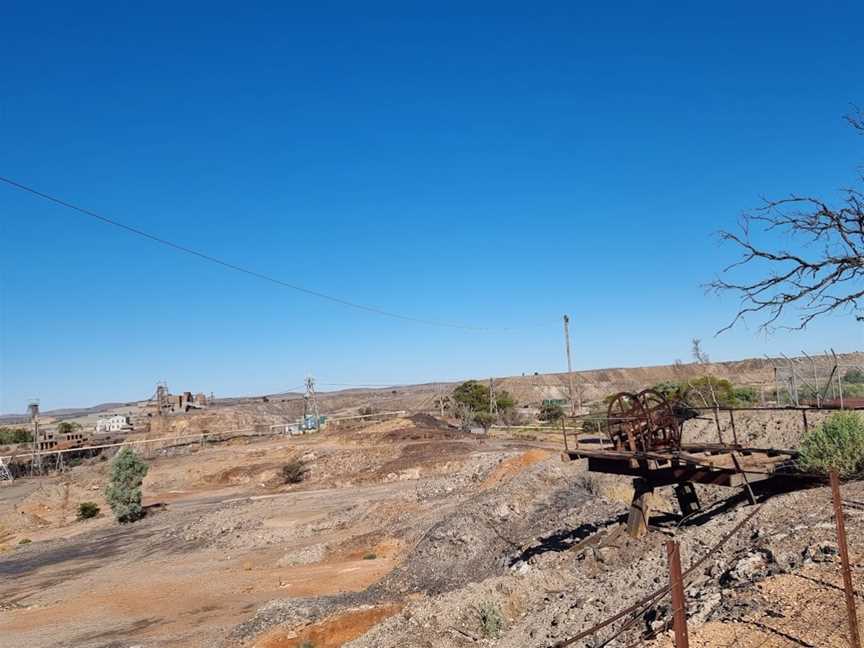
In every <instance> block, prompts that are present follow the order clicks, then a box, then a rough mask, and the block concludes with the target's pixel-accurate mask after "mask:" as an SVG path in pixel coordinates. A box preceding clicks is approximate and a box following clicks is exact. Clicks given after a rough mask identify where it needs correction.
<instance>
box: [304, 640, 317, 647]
mask: <svg viewBox="0 0 864 648" xmlns="http://www.w3.org/2000/svg"><path fill="white" fill-rule="evenodd" d="M300 648H315V644H314V643H312V642H311V641H309V640H308V639H306V640H304V641H303V643H301V644H300Z"/></svg>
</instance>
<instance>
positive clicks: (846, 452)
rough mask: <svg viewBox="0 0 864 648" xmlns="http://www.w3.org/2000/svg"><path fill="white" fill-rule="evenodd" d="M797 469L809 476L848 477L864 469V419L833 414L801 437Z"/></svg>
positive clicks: (852, 413) (858, 416)
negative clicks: (798, 467) (814, 473)
mask: <svg viewBox="0 0 864 648" xmlns="http://www.w3.org/2000/svg"><path fill="white" fill-rule="evenodd" d="M798 465H799V466H800V467H801V468H802V469H803V470H806V471H808V472H818V473H828V472H830V471H832V470H834V471H837V473H838V474H839V475H840V476H841V477H850V476H852V475H855V474H857V473H858V472H860V471H861V469H862V468H864V417H862V416H861V415H860V414H859V413H858V412H836V413H834V414H832V415H831V416H829V417H828V418H827V419H825V421H824V422H823V423H822V425H819V426H818V427H816V428H814V429H813V430H812V431H811V432H810V433H809V434H807V435H806V436H805V437H804V441H803V443H802V445H801V454H800V456H799V458H798Z"/></svg>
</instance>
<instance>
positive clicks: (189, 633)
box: [0, 419, 523, 648]
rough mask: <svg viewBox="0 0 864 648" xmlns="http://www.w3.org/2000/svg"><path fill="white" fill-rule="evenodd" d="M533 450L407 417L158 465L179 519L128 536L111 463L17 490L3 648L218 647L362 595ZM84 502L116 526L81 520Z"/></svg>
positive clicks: (350, 624) (155, 499) (161, 487)
mask: <svg viewBox="0 0 864 648" xmlns="http://www.w3.org/2000/svg"><path fill="white" fill-rule="evenodd" d="M522 451H523V450H522V449H520V448H518V447H516V448H514V447H511V446H510V445H509V444H507V443H504V442H500V441H487V440H485V439H482V438H477V437H470V436H468V437H466V436H465V435H462V434H461V433H459V434H456V433H454V432H453V431H452V430H450V429H448V428H447V427H446V426H443V427H440V428H432V427H429V428H422V426H418V425H416V424H415V423H414V422H413V421H411V420H407V419H403V420H397V421H395V422H393V421H388V422H385V423H381V424H375V425H372V426H369V427H367V428H366V429H363V430H361V431H348V432H342V433H337V434H332V435H325V434H321V435H318V436H313V435H309V436H302V437H294V438H281V439H278V440H268V441H263V442H261V441H258V442H250V443H235V444H231V445H225V446H214V447H210V448H207V449H194V451H186V452H185V453H184V454H180V455H173V456H163V457H157V458H155V459H153V460H152V461H151V462H150V471H149V473H148V475H147V478H146V480H145V483H144V494H145V500H144V503H145V505H155V504H164V505H165V506H164V507H153V512H152V513H151V514H150V515H148V516H147V517H146V518H145V519H144V520H142V521H140V522H137V523H135V524H131V525H125V526H120V525H117V524H116V523H114V522H113V520H112V519H111V518H110V516H109V515H107V514H106V513H107V512H108V507H107V504H106V503H105V500H104V498H103V496H102V489H103V487H104V482H105V479H106V477H107V472H108V462H99V461H93V462H90V463H88V464H87V465H82V466H78V467H75V468H73V469H72V470H70V471H68V472H67V473H66V474H64V475H62V476H54V477H49V478H44V479H40V480H35V479H23V480H18V481H16V482H15V483H14V484H12V485H10V486H6V487H4V489H3V491H2V492H0V495H2V500H0V524H2V527H0V529H2V534H0V543H2V544H0V549H2V553H0V576H2V577H3V578H2V584H0V601H2V608H0V646H4V648H5V646H10V647H11V646H25V645H26V646H29V647H33V648H38V647H39V646H46V647H47V646H58V645H62V646H108V645H113V644H112V642H118V641H122V642H125V641H128V640H132V639H134V640H135V641H136V642H137V643H138V644H140V645H142V646H151V645H152V646H178V647H179V646H213V645H217V644H219V643H220V642H222V641H224V640H225V638H226V637H227V636H228V635H229V633H230V630H231V629H232V628H233V627H234V626H236V625H237V624H239V623H241V622H242V621H244V620H246V619H248V618H249V617H250V616H251V614H252V613H253V612H254V611H255V610H256V609H257V608H258V607H259V606H261V605H263V604H264V603H266V602H268V601H270V600H271V599H275V598H280V597H320V596H327V595H338V594H343V593H346V592H358V591H362V590H364V589H366V588H367V587H368V586H369V585H371V584H373V583H375V582H376V581H378V580H380V579H381V578H382V577H383V576H384V575H386V574H388V573H390V572H391V571H392V570H393V568H394V567H395V566H396V565H397V564H398V563H399V561H400V560H401V559H402V558H403V555H404V551H403V550H404V548H405V546H404V543H405V542H406V541H409V542H410V540H411V537H412V530H414V529H419V530H420V531H422V530H425V529H426V528H428V527H429V526H431V525H432V524H434V523H435V522H436V521H438V520H439V519H440V518H441V517H442V516H443V515H445V514H446V512H447V511H449V510H451V509H452V507H453V506H454V505H455V503H456V501H457V500H458V498H459V496H460V493H461V492H462V491H463V490H464V487H465V486H467V485H470V484H475V483H477V480H479V479H480V478H481V477H484V476H485V475H487V474H488V473H490V472H491V471H492V470H493V468H494V467H495V466H497V465H498V462H499V460H503V459H506V458H508V457H512V456H518V455H519V454H520V452H522ZM293 458H301V459H302V460H303V461H304V463H305V464H306V465H307V467H308V469H309V472H308V476H307V479H306V481H305V482H303V483H302V484H299V485H285V484H284V483H282V482H281V481H280V479H279V470H280V468H281V466H282V465H284V464H285V463H286V462H287V461H288V460H289V459H293ZM83 501H94V502H96V503H98V504H99V506H100V507H101V509H102V515H100V517H98V518H96V519H93V520H87V521H78V520H77V519H76V516H77V506H78V504H79V503H80V502H83ZM389 530H393V531H394V532H395V535H394V536H391V535H389V534H388V531H389ZM22 540H24V541H25V544H19V543H20V542H21V541H22ZM28 541H29V542H28ZM398 609H400V606H399V604H388V605H383V606H376V607H374V608H371V609H370V610H362V611H358V612H351V613H349V615H348V617H347V618H345V619H342V620H339V621H338V622H336V621H328V622H325V623H323V624H320V625H319V626H316V627H315V628H311V629H310V630H309V631H308V633H307V634H310V636H313V637H315V639H313V641H314V645H316V646H319V647H320V646H322V645H324V646H327V645H341V643H340V642H338V641H336V640H335V639H332V638H331V639H328V640H326V642H324V643H322V641H324V640H323V639H322V637H323V636H325V635H326V636H331V635H332V636H334V637H336V636H341V637H343V638H344V639H345V640H347V639H348V638H353V637H354V636H356V634H358V633H361V632H362V630H363V629H365V627H367V626H368V625H371V624H374V623H375V622H376V621H377V620H380V619H381V618H383V617H384V616H387V615H389V614H393V613H395V612H396V611H397V610H398ZM334 624H335V625H334ZM364 624H365V625H364ZM337 626H338V628H339V630H338V632H337V630H335V629H334V628H335V627H337ZM298 636H299V635H298ZM291 641H293V639H290V638H288V639H286V638H285V637H282V638H273V637H271V638H269V639H266V640H265V639H261V641H260V642H257V643H256V645H262V646H277V645H278V646H282V645H284V646H291V645H294V644H292V643H291ZM299 641H302V638H301V639H300V640H299ZM334 641H335V643H334ZM295 643H296V642H295ZM118 645H119V644H118ZM123 645H125V644H123ZM297 645H299V644H297Z"/></svg>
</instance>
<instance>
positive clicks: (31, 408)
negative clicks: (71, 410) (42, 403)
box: [27, 399, 42, 474]
mask: <svg viewBox="0 0 864 648" xmlns="http://www.w3.org/2000/svg"><path fill="white" fill-rule="evenodd" d="M27 411H28V412H29V413H30V429H31V432H30V433H31V434H32V435H33V456H32V458H31V459H30V473H31V474H36V473H37V472H38V473H41V472H42V457H41V455H40V454H39V401H38V400H35V399H34V400H31V401H30V404H29V405H27Z"/></svg>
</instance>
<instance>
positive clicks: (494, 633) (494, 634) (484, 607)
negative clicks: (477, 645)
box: [479, 601, 504, 639]
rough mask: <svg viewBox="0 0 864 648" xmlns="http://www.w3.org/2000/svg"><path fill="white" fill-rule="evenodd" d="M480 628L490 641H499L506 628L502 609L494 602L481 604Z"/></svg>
mask: <svg viewBox="0 0 864 648" xmlns="http://www.w3.org/2000/svg"><path fill="white" fill-rule="evenodd" d="M479 615H480V628H481V630H483V634H484V635H485V636H486V637H488V638H489V639H498V638H499V637H500V636H501V631H502V630H503V628H504V618H503V616H502V615H501V608H500V607H498V604H497V603H495V602H494V601H483V603H481V604H480V610H479Z"/></svg>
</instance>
